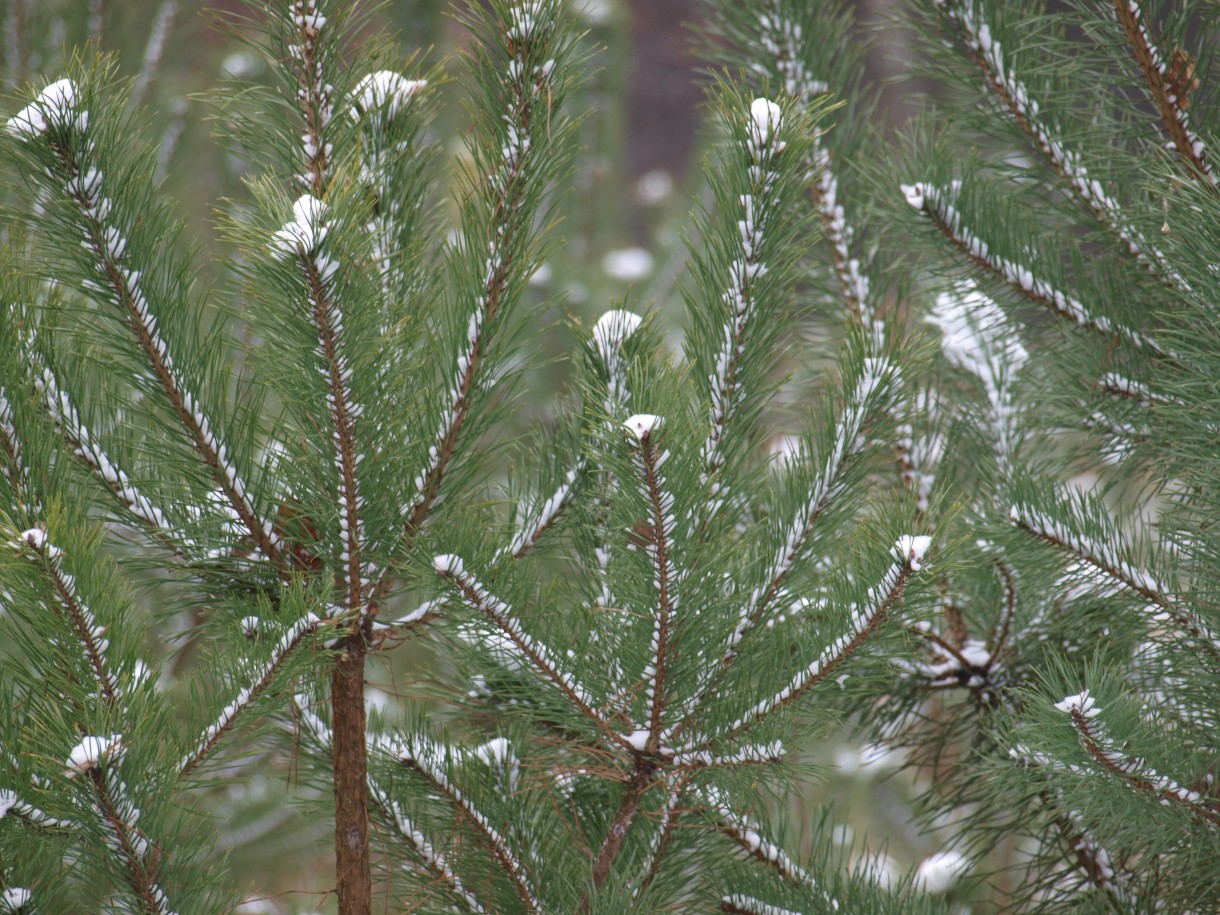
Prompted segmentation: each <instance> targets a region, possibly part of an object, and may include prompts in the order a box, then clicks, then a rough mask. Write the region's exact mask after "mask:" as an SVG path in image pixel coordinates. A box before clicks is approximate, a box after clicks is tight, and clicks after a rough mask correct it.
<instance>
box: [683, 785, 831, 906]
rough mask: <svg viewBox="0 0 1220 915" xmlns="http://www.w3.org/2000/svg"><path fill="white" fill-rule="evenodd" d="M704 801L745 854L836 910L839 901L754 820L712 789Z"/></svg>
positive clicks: (722, 830) (725, 832)
mask: <svg viewBox="0 0 1220 915" xmlns="http://www.w3.org/2000/svg"><path fill="white" fill-rule="evenodd" d="M705 793H706V795H707V799H708V803H709V805H710V806H711V808H712V810H713V811H714V812H715V815H716V816H715V819H716V828H717V829H719V830H720V832H721V833H723V834H724V835H726V836H728V837H729V838H730V839H732V840H733V842H734V843H736V845H737V847H738V850H739V852H740V853H741V854H744V855H745V856H746V857H748V858H751V859H753V860H754V861H757V862H759V863H761V864H763V865H765V866H767V867H768V868H770V869H771V870H772V871H774V872H775V874H776V875H777V876H778V877H779V878H780V879H781V880H783V881H784V882H785V883H788V884H790V885H792V886H794V887H798V888H801V889H805V890H807V891H809V892H811V893H813V894H814V895H816V896H817V897H819V898H820V899H821V900H822V901H823V902H824V903H825V905H826V906H827V908H828V909H831V910H834V911H838V909H839V902H838V900H836V899H835V898H834V897H833V896H832V895H830V893H828V892H827V891H826V890H825V889H823V888H822V886H821V885H820V884H819V883H818V881H817V879H816V878H815V877H814V876H813V875H812V874H811V873H809V871H807V870H806V869H805V868H803V867H801V865H799V864H797V863H796V862H795V861H793V860H792V858H790V857H789V856H788V853H787V852H785V851H784V850H783V849H782V848H780V847H779V846H778V845H776V844H775V843H774V842H772V841H771V840H770V839H767V838H766V837H765V836H763V834H762V833H761V832H760V831H759V830H758V827H757V825H756V824H753V823H751V822H750V821H749V820H748V819H747V818H746V817H744V816H742V815H741V814H739V813H738V812H737V811H735V810H734V809H733V807H732V806H730V805H729V804H727V803H726V802H725V799H724V797H723V796H722V795H721V794H720V793H719V792H718V791H715V790H711V789H709V790H707V791H706V792H705Z"/></svg>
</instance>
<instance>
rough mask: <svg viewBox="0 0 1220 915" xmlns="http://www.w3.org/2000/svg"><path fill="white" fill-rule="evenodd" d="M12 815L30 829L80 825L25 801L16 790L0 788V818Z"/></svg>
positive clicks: (66, 827) (54, 828) (75, 826)
mask: <svg viewBox="0 0 1220 915" xmlns="http://www.w3.org/2000/svg"><path fill="white" fill-rule="evenodd" d="M4 817H12V818H13V819H14V820H16V821H17V822H19V823H21V824H22V825H23V826H26V827H28V828H30V829H38V830H44V829H47V830H60V829H72V830H79V829H80V826H79V825H77V824H76V823H73V822H71V821H70V820H61V819H58V818H56V817H53V816H50V815H49V814H47V813H45V812H44V811H42V810H39V809H38V808H37V807H35V806H34V805H33V804H29V803H26V802H25V801H23V800H22V799H21V797H20V796H19V795H18V794H17V792H16V791H10V790H9V789H7V788H0V819H3V818H4Z"/></svg>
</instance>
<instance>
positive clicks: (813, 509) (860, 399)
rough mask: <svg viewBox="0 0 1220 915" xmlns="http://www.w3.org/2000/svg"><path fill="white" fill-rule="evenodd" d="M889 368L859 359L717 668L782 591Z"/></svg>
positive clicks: (877, 402)
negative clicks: (806, 484) (798, 501)
mask: <svg viewBox="0 0 1220 915" xmlns="http://www.w3.org/2000/svg"><path fill="white" fill-rule="evenodd" d="M894 373H895V367H894V366H893V364H892V363H890V362H889V361H888V359H886V358H884V357H880V358H878V357H870V358H866V359H865V360H864V369H863V371H862V372H861V374H860V376H859V377H858V378H857V379H856V383H855V387H854V389H853V390H852V392H851V393H850V394H849V395H848V397H847V401H846V403H845V405H844V410H843V413H842V414H841V415H840V417H839V419H838V421H837V422H836V424H835V429H834V439H833V441H832V443H831V446H830V449H829V451H828V453H827V454H826V455H825V457H824V458H823V461H822V468H821V472H820V473H819V474H818V476H817V478H816V479H815V480H814V482H813V486H812V488H811V489H810V491H809V494H808V496H807V498H806V499H805V500H804V503H803V504H802V505H801V507H800V509H799V510H798V511H797V513H796V514H795V515H794V516H793V518H792V521H791V522H790V523H789V524H788V526H787V527H786V528H785V531H786V533H785V536H784V544H783V546H782V547H781V548H780V549H779V550H778V551H777V552H776V554H775V558H774V559H773V560H772V562H771V565H770V567H769V568H768V570H767V575H766V582H765V584H763V585H761V586H759V587H757V588H755V589H754V591H753V592H752V593H751V594H750V599H749V602H748V603H747V604H746V605H744V606H743V607H742V610H741V618H740V622H739V623H738V625H737V628H736V630H734V632H733V634H732V635H731V636H730V637H729V643H728V646H727V648H726V650H725V653H724V656H723V658H721V663H720V667H721V668H724V667H727V666H728V665H730V664H732V663H733V662H734V661H735V660H736V658H737V655H738V652H739V646H740V644H741V642H742V640H743V639H745V638H746V636H747V635H749V633H750V632H752V631H753V630H754V629H755V628H756V627H757V626H758V624H759V623H760V622H762V620H763V619H764V618H765V617H766V615H767V611H768V610H769V609H770V607H771V605H772V604H773V603H774V602H775V600H776V598H777V597H778V596H779V595H780V593H781V591H782V590H783V587H784V583H785V582H786V581H787V579H788V575H789V574H790V573H791V572H792V570H793V569H794V568H795V567H796V566H797V564H798V562H799V561H800V560H801V559H802V558H804V555H805V552H806V550H807V548H808V546H809V543H810V540H811V538H812V536H813V532H814V528H815V526H816V525H817V522H818V519H819V518H821V516H822V514H823V513H824V512H825V511H826V510H827V509H828V508H829V507H830V505H831V502H832V501H833V500H834V499H835V497H836V496H838V495H840V493H841V492H842V489H843V487H842V477H843V474H844V472H845V471H846V469H847V468H848V466H849V465H850V464H851V462H852V460H853V459H854V458H855V457H856V456H857V455H858V454H859V453H860V451H861V450H862V449H863V447H864V445H865V436H864V429H865V425H866V423H867V422H868V420H869V418H870V417H871V416H872V415H873V414H874V413H875V412H876V411H878V410H879V409H880V408H881V402H882V400H883V398H884V397H885V396H886V395H887V394H888V391H889V388H890V387H891V385H892V384H893V383H894V382H893V376H894ZM705 692H706V691H705Z"/></svg>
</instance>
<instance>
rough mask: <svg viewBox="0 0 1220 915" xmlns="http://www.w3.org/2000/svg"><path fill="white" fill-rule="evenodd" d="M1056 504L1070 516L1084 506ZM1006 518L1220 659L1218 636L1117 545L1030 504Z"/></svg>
mask: <svg viewBox="0 0 1220 915" xmlns="http://www.w3.org/2000/svg"><path fill="white" fill-rule="evenodd" d="M1059 507H1060V508H1063V509H1066V510H1067V512H1068V514H1069V516H1073V515H1075V514H1076V511H1075V509H1079V510H1080V511H1083V510H1084V509H1085V506H1084V504H1083V503H1082V502H1079V501H1078V502H1077V503H1076V504H1075V505H1073V504H1072V503H1070V502H1068V501H1067V500H1061V501H1060V506H1059ZM1009 518H1010V519H1011V521H1012V523H1013V524H1014V525H1015V526H1016V527H1018V528H1020V529H1021V530H1023V531H1025V532H1026V533H1027V534H1030V535H1031V536H1033V537H1035V538H1036V539H1038V540H1041V541H1042V542H1043V543H1047V544H1049V545H1051V546H1053V547H1056V548H1058V549H1060V550H1064V551H1066V552H1067V553H1069V554H1071V555H1072V556H1075V557H1076V558H1077V559H1079V560H1080V561H1082V562H1086V563H1088V564H1089V565H1090V566H1092V567H1093V568H1095V569H1097V570H1098V571H1099V572H1101V573H1102V574H1103V575H1106V576H1107V577H1109V578H1110V579H1112V580H1113V581H1115V582H1116V583H1117V584H1119V585H1121V586H1122V587H1123V588H1125V589H1126V590H1128V591H1130V592H1131V593H1132V594H1135V595H1137V596H1138V597H1140V598H1142V599H1143V600H1145V601H1147V602H1148V603H1149V604H1151V605H1153V607H1155V608H1156V610H1155V614H1156V616H1154V619H1157V618H1159V617H1161V616H1162V615H1163V617H1164V618H1165V619H1172V620H1173V621H1174V622H1175V623H1176V624H1177V625H1178V627H1179V628H1181V629H1182V631H1184V632H1186V633H1188V634H1189V635H1190V636H1191V638H1193V639H1195V641H1196V642H1198V643H1199V646H1200V647H1201V648H1202V649H1203V650H1204V651H1206V652H1207V653H1208V655H1210V656H1211V658H1212V659H1213V660H1216V661H1220V639H1218V638H1217V636H1216V635H1215V633H1213V632H1212V631H1211V629H1210V627H1208V625H1207V624H1206V622H1204V620H1203V619H1202V618H1200V617H1199V615H1198V614H1197V613H1195V612H1194V611H1193V610H1192V609H1191V608H1190V607H1189V606H1188V605H1187V604H1186V603H1185V602H1184V601H1182V600H1180V599H1179V598H1178V597H1177V596H1175V595H1174V594H1173V593H1172V592H1171V591H1170V590H1169V589H1168V588H1167V587H1166V586H1165V585H1164V584H1163V583H1162V582H1160V581H1158V580H1157V579H1156V578H1155V577H1154V576H1153V575H1151V574H1150V573H1148V572H1146V571H1144V570H1142V569H1139V568H1137V567H1136V566H1134V565H1132V564H1131V563H1129V562H1127V561H1126V560H1124V559H1122V558H1121V556H1120V555H1119V553H1120V552H1121V548H1120V547H1118V546H1116V545H1112V544H1108V543H1107V544H1103V543H1098V542H1096V541H1094V540H1092V539H1091V538H1090V537H1087V536H1085V535H1084V534H1081V533H1079V532H1077V531H1075V530H1073V529H1072V528H1070V527H1069V526H1068V525H1067V524H1064V523H1062V522H1059V521H1056V520H1055V519H1054V518H1052V517H1049V516H1048V515H1047V514H1045V513H1044V512H1042V511H1040V510H1039V509H1037V508H1036V507H1034V506H1033V505H1029V504H1015V505H1013V506H1012V508H1011V509H1010V510H1009Z"/></svg>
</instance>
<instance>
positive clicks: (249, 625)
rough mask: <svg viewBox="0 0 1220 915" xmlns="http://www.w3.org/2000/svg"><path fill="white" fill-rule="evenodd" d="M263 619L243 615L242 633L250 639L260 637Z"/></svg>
mask: <svg viewBox="0 0 1220 915" xmlns="http://www.w3.org/2000/svg"><path fill="white" fill-rule="evenodd" d="M262 624H263V621H262V620H260V619H259V618H258V617H257V616H243V617H242V620H241V633H242V635H244V636H245V637H246V638H248V639H254V638H258V630H259V627H261V626H262Z"/></svg>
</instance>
